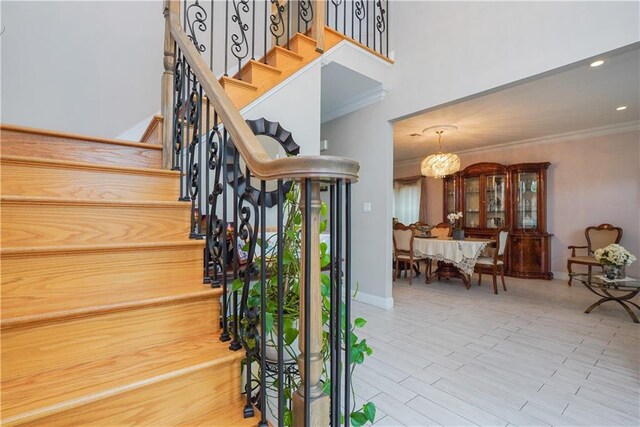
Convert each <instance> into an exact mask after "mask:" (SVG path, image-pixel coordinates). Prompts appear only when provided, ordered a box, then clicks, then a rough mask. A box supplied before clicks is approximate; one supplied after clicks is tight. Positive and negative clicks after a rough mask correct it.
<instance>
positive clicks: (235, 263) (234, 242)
mask: <svg viewBox="0 0 640 427" xmlns="http://www.w3.org/2000/svg"><path fill="white" fill-rule="evenodd" d="M227 143H229V144H233V142H231V141H230V140H226V141H225V144H227ZM227 148H230V147H227ZM232 156H233V165H232V168H233V169H232V175H233V236H232V239H233V240H232V242H231V247H232V248H233V280H234V282H235V281H236V279H238V278H239V271H238V268H239V263H238V261H239V257H240V248H238V203H237V201H238V199H239V197H240V196H239V195H238V168H239V158H238V152H237V151H236V150H233V154H232ZM231 293H232V300H233V339H232V341H231V344H229V348H230V349H231V350H234V351H235V350H240V349H241V348H242V344H240V340H239V336H238V326H239V325H238V322H240V318H239V312H238V308H239V307H238V291H237V290H233V289H232V291H231Z"/></svg>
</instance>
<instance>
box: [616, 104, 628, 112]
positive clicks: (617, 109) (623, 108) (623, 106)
mask: <svg viewBox="0 0 640 427" xmlns="http://www.w3.org/2000/svg"><path fill="white" fill-rule="evenodd" d="M626 109H627V106H626V105H621V106H619V107H618V108H616V111H622V110H626Z"/></svg>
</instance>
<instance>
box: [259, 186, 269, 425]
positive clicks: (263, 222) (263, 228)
mask: <svg viewBox="0 0 640 427" xmlns="http://www.w3.org/2000/svg"><path fill="white" fill-rule="evenodd" d="M266 195H267V183H266V181H264V180H261V181H260V330H261V331H262V336H261V337H260V423H259V424H258V427H266V426H268V423H267V392H266V389H265V388H266V384H267V356H266V355H267V337H266V335H267V332H266V331H267V203H266V200H265V197H266Z"/></svg>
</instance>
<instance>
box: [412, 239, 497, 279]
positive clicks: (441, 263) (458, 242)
mask: <svg viewBox="0 0 640 427" xmlns="http://www.w3.org/2000/svg"><path fill="white" fill-rule="evenodd" d="M494 244H495V240H491V239H476V238H465V239H453V238H451V237H444V238H439V237H431V236H420V235H418V236H416V237H415V239H414V241H413V251H414V254H415V256H420V257H426V258H429V259H431V260H436V261H437V262H438V266H437V268H436V269H435V270H434V271H432V272H431V274H428V275H425V276H426V278H425V283H431V281H432V280H433V279H434V278H436V277H437V278H438V280H440V279H442V278H446V279H449V278H452V277H453V278H459V279H461V280H462V282H463V283H464V285H465V287H466V288H467V289H469V288H470V287H471V275H472V274H473V269H474V267H475V265H476V262H477V261H478V257H479V256H480V255H481V254H482V252H483V251H484V250H485V248H486V247H487V246H491V245H494Z"/></svg>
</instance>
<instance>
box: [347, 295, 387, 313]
mask: <svg viewBox="0 0 640 427" xmlns="http://www.w3.org/2000/svg"><path fill="white" fill-rule="evenodd" d="M353 299H354V300H356V301H358V302H361V303H363V304H367V305H371V306H373V307H378V308H382V309H383V310H391V309H392V308H393V298H382V297H379V296H377V295H371V294H367V293H365V292H361V291H358V293H357V294H356V296H355V297H354V298H353Z"/></svg>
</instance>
